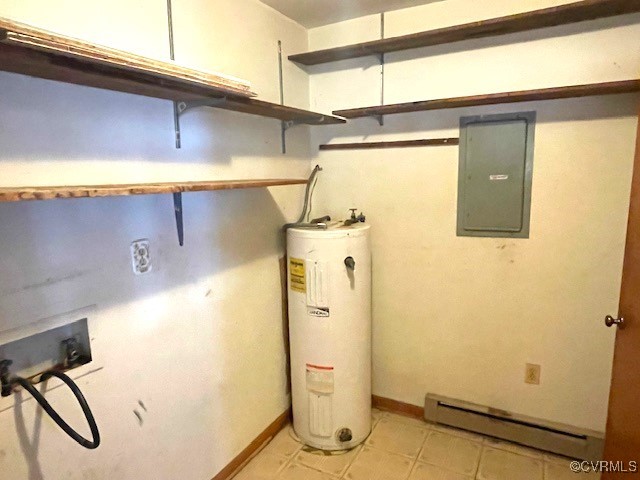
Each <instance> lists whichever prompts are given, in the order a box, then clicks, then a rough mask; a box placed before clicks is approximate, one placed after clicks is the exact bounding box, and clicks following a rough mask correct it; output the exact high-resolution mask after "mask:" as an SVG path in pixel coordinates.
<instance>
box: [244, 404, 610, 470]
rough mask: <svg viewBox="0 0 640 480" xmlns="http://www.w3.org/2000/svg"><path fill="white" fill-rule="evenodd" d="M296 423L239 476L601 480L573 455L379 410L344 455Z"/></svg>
mask: <svg viewBox="0 0 640 480" xmlns="http://www.w3.org/2000/svg"><path fill="white" fill-rule="evenodd" d="M294 437H295V435H293V432H292V429H291V427H290V426H288V427H287V428H285V429H284V430H282V431H281V432H280V433H278V435H276V437H275V438H274V439H273V440H272V441H271V442H270V443H269V444H268V445H267V446H266V447H265V448H264V449H263V450H262V451H261V452H260V453H259V454H258V455H256V457H255V458H254V459H253V460H251V462H249V464H248V465H247V466H246V467H245V468H244V469H243V470H242V471H241V472H239V473H238V475H236V476H235V477H234V480H337V479H344V480H597V479H598V478H599V475H597V474H593V473H581V474H576V473H572V472H571V470H570V469H569V462H570V460H569V459H566V458H564V457H557V456H555V455H551V454H548V453H544V452H540V451H538V450H534V449H531V448H525V447H521V446H519V445H515V444H512V443H508V442H503V441H500V440H496V439H493V438H489V437H483V436H482V435H476V434H474V433H469V432H465V431H463V430H456V429H453V428H447V427H442V426H437V425H429V424H427V423H425V422H422V421H420V420H416V419H412V418H407V417H402V416H399V415H395V414H392V413H385V412H381V411H379V410H374V411H373V431H372V432H371V435H370V436H369V438H368V439H367V441H366V442H365V443H364V445H361V446H359V447H357V448H354V449H353V450H351V451H349V452H347V453H345V454H343V455H322V454H319V452H314V451H307V450H308V449H306V448H303V445H301V444H300V443H299V442H297V441H296V440H295V439H294Z"/></svg>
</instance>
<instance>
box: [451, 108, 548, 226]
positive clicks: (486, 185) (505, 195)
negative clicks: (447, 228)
mask: <svg viewBox="0 0 640 480" xmlns="http://www.w3.org/2000/svg"><path fill="white" fill-rule="evenodd" d="M535 118H536V114H535V112H525V113H510V114H503V115H483V116H475V117H463V118H461V119H460V164H459V172H458V236H468V237H515V238H528V237H529V217H530V211H531V179H532V173H533V139H534V138H533V137H534V131H535Z"/></svg>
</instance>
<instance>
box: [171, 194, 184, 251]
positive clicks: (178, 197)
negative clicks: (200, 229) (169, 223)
mask: <svg viewBox="0 0 640 480" xmlns="http://www.w3.org/2000/svg"><path fill="white" fill-rule="evenodd" d="M173 211H174V213H175V216H176V228H177V230H178V243H179V244H180V246H181V247H182V246H183V245H184V222H183V218H182V192H177V193H174V194H173Z"/></svg>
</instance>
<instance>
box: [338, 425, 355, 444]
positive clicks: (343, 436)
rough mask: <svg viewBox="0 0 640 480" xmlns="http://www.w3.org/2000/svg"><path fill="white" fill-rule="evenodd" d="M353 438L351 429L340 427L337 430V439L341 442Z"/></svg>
mask: <svg viewBox="0 0 640 480" xmlns="http://www.w3.org/2000/svg"><path fill="white" fill-rule="evenodd" d="M352 439H353V433H351V429H349V428H342V429H340V430H338V440H340V441H341V442H342V443H345V442H350V441H351V440H352Z"/></svg>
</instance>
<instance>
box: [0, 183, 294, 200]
mask: <svg viewBox="0 0 640 480" xmlns="http://www.w3.org/2000/svg"><path fill="white" fill-rule="evenodd" d="M306 183H307V180H306V179H298V178H294V179H285V178H276V179H256V180H216V181H211V182H171V183H134V184H121V185H73V186H55V187H4V188H0V202H19V201H24V200H51V199H55V198H92V197H116V196H127V195H150V194H159V193H182V192H202V191H210V190H234V189H239V188H263V187H275V186H280V185H304V184H306Z"/></svg>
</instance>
